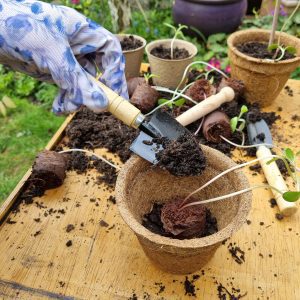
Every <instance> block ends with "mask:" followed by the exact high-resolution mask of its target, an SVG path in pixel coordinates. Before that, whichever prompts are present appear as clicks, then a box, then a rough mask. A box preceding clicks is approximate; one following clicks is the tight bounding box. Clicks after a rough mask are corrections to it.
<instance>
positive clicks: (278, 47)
mask: <svg viewBox="0 0 300 300" xmlns="http://www.w3.org/2000/svg"><path fill="white" fill-rule="evenodd" d="M268 50H269V51H270V52H271V51H273V50H276V51H275V53H274V56H273V59H274V61H280V60H281V59H282V58H283V57H284V55H285V53H286V52H288V53H290V54H295V53H296V52H297V50H296V48H294V47H292V46H287V47H285V48H284V47H283V46H281V45H279V44H271V45H270V46H269V47H268ZM279 51H280V52H281V54H280V55H279V57H277V55H278V52H279ZM276 57H277V58H276Z"/></svg>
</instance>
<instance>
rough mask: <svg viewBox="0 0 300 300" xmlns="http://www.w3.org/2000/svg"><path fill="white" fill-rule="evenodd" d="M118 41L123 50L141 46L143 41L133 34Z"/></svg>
mask: <svg viewBox="0 0 300 300" xmlns="http://www.w3.org/2000/svg"><path fill="white" fill-rule="evenodd" d="M120 43H121V47H122V50H123V51H129V50H135V49H137V48H140V47H142V46H143V42H142V41H141V40H139V39H136V38H135V37H134V36H133V35H130V36H126V37H124V38H123V39H122V40H121V41H120Z"/></svg>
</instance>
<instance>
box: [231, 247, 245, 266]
mask: <svg viewBox="0 0 300 300" xmlns="http://www.w3.org/2000/svg"><path fill="white" fill-rule="evenodd" d="M227 249H228V251H229V253H230V254H231V256H232V258H233V259H234V261H235V262H236V263H238V264H239V265H241V264H243V263H244V262H245V252H244V251H243V250H242V249H241V248H240V247H239V246H237V245H236V243H229V244H228V246H227Z"/></svg>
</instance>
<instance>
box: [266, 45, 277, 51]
mask: <svg viewBox="0 0 300 300" xmlns="http://www.w3.org/2000/svg"><path fill="white" fill-rule="evenodd" d="M278 47H279V45H278V44H271V45H270V46H269V47H268V50H269V51H272V50H275V49H277V48H278Z"/></svg>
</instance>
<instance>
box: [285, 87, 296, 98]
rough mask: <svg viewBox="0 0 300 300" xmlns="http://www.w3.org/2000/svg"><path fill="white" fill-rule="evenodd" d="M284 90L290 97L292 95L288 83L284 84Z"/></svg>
mask: <svg viewBox="0 0 300 300" xmlns="http://www.w3.org/2000/svg"><path fill="white" fill-rule="evenodd" d="M284 90H285V91H286V93H287V94H288V95H289V96H290V97H294V92H293V90H292V89H291V88H290V87H289V86H288V85H286V86H285V87H284Z"/></svg>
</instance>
